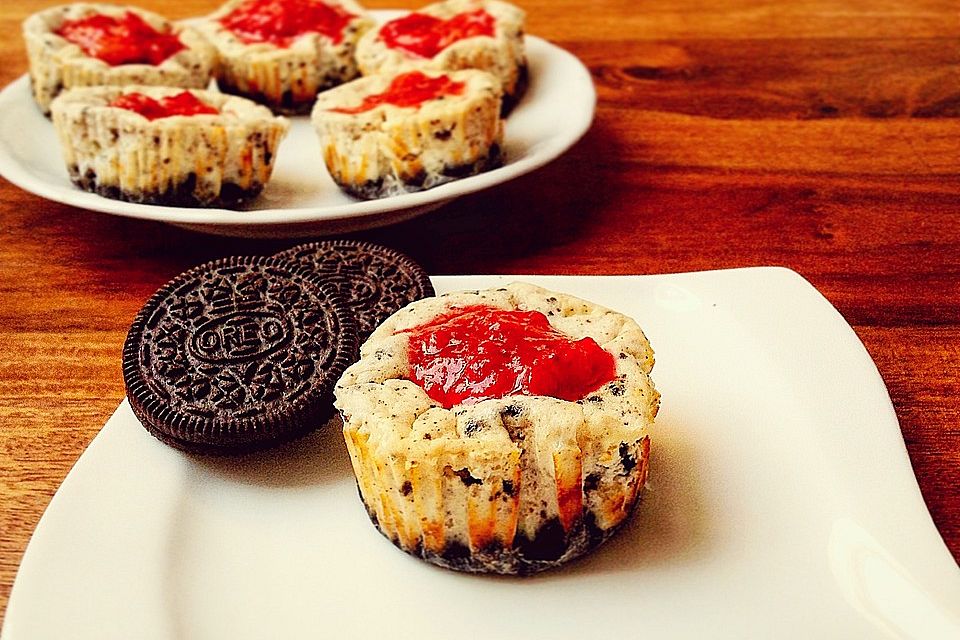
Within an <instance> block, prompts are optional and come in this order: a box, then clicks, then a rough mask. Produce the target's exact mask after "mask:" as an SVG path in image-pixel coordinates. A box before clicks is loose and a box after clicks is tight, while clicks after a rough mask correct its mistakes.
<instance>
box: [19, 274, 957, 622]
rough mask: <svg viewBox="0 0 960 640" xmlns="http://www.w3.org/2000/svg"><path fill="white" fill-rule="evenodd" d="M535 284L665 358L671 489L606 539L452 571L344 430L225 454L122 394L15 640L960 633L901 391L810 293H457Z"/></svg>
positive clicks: (677, 281)
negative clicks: (195, 443)
mask: <svg viewBox="0 0 960 640" xmlns="http://www.w3.org/2000/svg"><path fill="white" fill-rule="evenodd" d="M514 279H522V280H525V281H529V282H533V283H535V284H540V285H543V286H546V287H549V288H552V289H556V290H559V291H565V292H569V293H572V294H575V295H579V296H582V297H585V298H588V299H590V300H593V301H596V302H598V303H600V304H604V305H606V306H609V307H612V308H614V309H617V310H619V311H622V312H624V313H627V314H629V315H632V316H633V317H634V318H636V319H637V321H638V322H639V323H640V325H641V326H642V327H643V328H644V329H645V331H646V333H647V335H648V337H649V338H650V341H651V343H652V344H653V347H654V350H655V351H656V355H657V364H656V367H654V372H653V374H654V379H655V381H656V383H657V386H658V388H659V389H660V391H661V392H662V394H663V404H662V409H661V411H660V415H659V418H658V420H657V424H656V425H655V428H654V430H653V433H652V440H653V443H652V465H651V472H650V484H649V488H648V492H647V493H646V495H645V497H644V500H643V503H642V504H641V505H640V507H639V508H638V510H637V512H636V514H635V516H634V518H633V520H632V521H631V522H630V523H629V525H628V526H627V527H626V528H625V529H624V530H623V531H621V532H620V534H619V535H617V536H616V537H615V538H614V539H612V540H611V541H610V542H609V543H607V544H606V545H605V546H604V547H601V548H600V549H599V550H597V551H596V552H595V553H594V554H592V555H591V556H589V557H588V558H585V559H584V560H582V561H579V562H576V563H574V564H571V565H569V566H568V567H566V568H564V569H561V570H558V571H554V572H550V573H547V574H543V575H541V576H539V577H535V578H528V579H511V578H493V577H482V576H471V575H461V574H457V573H453V572H450V571H445V570H442V569H438V568H436V567H433V566H430V565H427V564H425V563H423V562H420V561H418V560H416V559H414V558H411V557H409V556H407V555H405V554H403V553H401V552H399V551H398V550H396V549H395V548H394V547H393V546H392V545H391V544H390V543H389V542H387V541H386V540H385V539H383V538H382V537H381V536H380V534H379V533H377V531H376V530H375V529H374V528H373V527H372V526H371V525H370V522H369V521H368V519H367V516H366V513H365V511H364V509H363V508H362V506H361V504H360V501H359V500H358V498H357V495H356V487H355V484H354V480H353V476H352V474H351V472H350V465H349V460H348V458H347V454H346V450H345V448H344V446H343V443H342V440H341V438H340V436H339V434H338V433H337V430H336V429H334V428H327V429H324V430H322V431H321V432H319V433H317V434H315V435H313V436H311V437H309V438H307V439H305V440H303V441H302V442H301V443H300V444H299V445H298V446H294V447H289V448H287V449H282V450H280V451H275V452H272V453H268V454H263V455H259V456H254V457H249V458H247V459H243V460H220V459H205V458H199V457H191V456H188V455H184V454H182V453H179V452H177V451H175V450H173V449H170V448H168V447H166V446H164V445H163V444H161V443H160V442H158V441H156V440H154V439H153V438H152V437H151V436H149V435H148V434H147V433H146V431H144V429H143V428H142V427H141V426H140V425H139V423H138V422H137V420H136V419H135V418H134V416H133V415H132V413H131V412H130V410H129V407H128V406H127V404H126V403H125V402H124V403H123V404H121V405H120V408H119V409H118V410H117V412H116V413H115V414H114V416H113V417H112V418H111V419H110V420H109V421H108V422H107V424H106V426H105V427H104V429H103V431H102V432H101V433H100V434H99V435H98V436H97V438H96V439H95V440H94V441H93V443H92V444H91V445H90V447H89V448H88V449H87V451H86V452H85V453H84V454H83V456H82V457H81V458H80V460H79V461H78V462H77V464H76V466H75V467H74V469H73V470H72V471H71V472H70V475H69V476H68V477H67V479H66V481H65V482H64V484H63V486H62V487H61V488H60V490H59V491H58V492H57V494H56V496H55V497H54V499H53V501H52V502H51V503H50V507H49V508H48V509H47V512H46V513H45V514H44V516H43V519H42V520H41V522H40V525H39V526H38V527H37V530H36V532H35V534H34V537H33V539H32V541H31V543H30V546H29V548H28V549H27V553H26V555H25V556H24V558H23V562H22V565H21V567H20V572H19V575H18V576H17V580H16V584H15V585H14V589H13V593H12V595H11V599H10V605H9V608H8V611H7V614H6V621H5V626H4V635H3V637H4V638H5V640H20V639H27V638H29V639H31V640H33V639H41V638H63V637H70V638H96V639H98V640H102V639H105V638H141V639H146V638H163V639H169V638H231V639H237V638H267V637H273V638H300V637H304V638H306V637H310V638H317V637H329V638H354V637H374V636H376V637H383V638H387V637H389V638H414V637H417V638H441V637H466V638H502V639H509V638H523V639H525V640H529V639H530V638H552V639H561V638H578V639H582V638H590V637H599V636H601V635H603V636H611V637H624V638H628V637H644V636H652V637H657V638H694V637H710V638H747V637H749V638H877V637H892V638H958V637H960V569H958V567H957V564H956V563H955V562H954V560H953V558H952V557H951V555H950V554H949V552H948V550H947V549H946V547H945V545H944V544H943V541H942V540H941V538H940V536H939V535H938V533H937V531H936V529H935V528H934V526H933V523H932V522H931V519H930V516H929V514H928V512H927V510H926V507H925V506H924V503H923V500H922V498H921V495H920V492H919V490H918V487H917V483H916V480H915V479H914V476H913V473H912V470H911V468H910V462H909V459H908V457H907V454H906V450H905V448H904V444H903V439H902V437H901V435H900V429H899V426H898V424H897V419H896V416H895V414H894V412H893V408H892V406H891V404H890V399H889V397H888V396H887V393H886V389H885V388H884V385H883V382H882V380H881V379H880V376H879V375H878V373H877V370H876V368H875V366H874V364H873V362H872V361H871V360H870V357H869V356H868V355H867V352H866V351H865V350H864V348H863V346H862V345H861V343H860V341H859V340H858V339H857V337H856V335H855V334H854V332H853V331H852V330H851V328H850V327H849V326H848V325H847V324H846V322H844V320H843V318H841V316H840V315H839V314H838V313H837V312H836V310H834V309H833V307H831V306H830V304H829V303H828V302H827V301H826V300H825V299H824V298H823V297H822V296H821V295H820V294H819V293H818V292H817V291H816V290H815V289H814V288H813V287H812V286H810V285H809V284H808V283H807V282H806V281H805V280H803V279H802V278H800V277H799V276H797V274H795V273H793V272H791V271H788V270H785V269H777V268H754V269H740V270H733V271H718V272H707V273H692V274H679V275H659V276H627V277H579V276H571V277H562V276H557V277H540V276H536V277H535V276H517V277H513V278H511V277H494V276H469V277H459V276H457V277H440V278H435V279H434V280H435V284H436V287H437V289H438V290H439V291H441V292H442V291H449V290H454V289H463V288H479V287H488V286H495V285H498V284H500V283H503V282H506V281H510V280H514Z"/></svg>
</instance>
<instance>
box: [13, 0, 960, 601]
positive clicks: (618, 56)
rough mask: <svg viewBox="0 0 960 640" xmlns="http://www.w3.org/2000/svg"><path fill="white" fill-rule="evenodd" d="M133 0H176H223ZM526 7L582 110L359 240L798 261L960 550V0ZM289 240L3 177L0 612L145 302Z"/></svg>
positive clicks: (605, 261) (150, 0)
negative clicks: (171, 283)
mask: <svg viewBox="0 0 960 640" xmlns="http://www.w3.org/2000/svg"><path fill="white" fill-rule="evenodd" d="M52 4H56V3H55V2H45V1H40V2H35V1H31V0H4V1H3V3H2V4H0V85H5V84H7V83H8V82H11V81H13V80H15V79H16V78H17V77H18V76H20V75H21V74H22V73H24V72H25V71H26V68H27V63H26V57H25V54H24V50H23V46H22V43H21V40H20V23H21V21H22V20H23V19H24V18H25V17H26V16H27V15H28V14H30V13H32V12H34V11H36V10H38V9H40V8H42V7H44V6H48V5H52ZM139 4H140V5H141V6H143V7H145V8H149V9H153V10H156V11H159V12H161V13H164V14H166V15H168V16H169V17H174V18H182V17H187V16H190V15H198V14H202V13H205V12H208V11H209V10H211V9H212V8H213V7H214V6H215V5H216V3H215V2H214V1H213V0H144V1H143V2H140V3H139ZM366 4H367V6H370V7H377V6H381V7H385V6H405V7H411V8H412V7H415V6H418V4H423V3H416V2H409V1H399V0H380V1H377V2H367V3H366ZM522 4H523V6H524V8H526V9H527V10H528V13H529V18H528V31H529V32H530V33H533V34H536V35H539V36H542V37H545V38H547V39H548V40H551V41H553V42H555V43H556V44H558V45H560V46H562V47H564V48H566V49H569V50H570V51H572V52H573V53H574V54H576V55H577V56H579V57H580V59H581V60H583V61H584V63H586V65H587V66H588V67H589V68H590V71H591V73H592V74H593V79H594V82H595V83H596V86H597V92H598V94H599V105H598V109H597V115H596V121H595V123H594V125H593V128H592V129H591V130H590V132H589V133H588V134H587V135H586V137H585V138H584V139H583V141H581V142H580V143H579V144H577V145H576V146H575V147H574V148H573V149H572V150H571V151H570V152H569V153H567V154H566V155H565V156H563V157H562V158H561V159H559V160H557V161H556V162H554V163H552V164H551V165H549V166H547V167H546V168H544V169H542V170H540V171H538V172H536V173H534V174H532V175H529V176H527V177H525V178H522V179H519V180H517V181H515V182H513V183H510V184H507V185H504V186H501V187H498V188H496V189H493V190H490V191H488V192H485V193H482V194H478V195H475V196H471V197H467V198H464V199H462V200H459V201H457V202H456V203H454V204H452V205H448V206H447V207H445V208H443V209H441V210H439V211H437V212H435V213H432V214H429V215H427V216H424V217H422V218H419V219H416V220H413V221H410V222H407V223H404V224H400V225H397V226H393V227H388V228H384V229H380V230H375V231H370V232H365V233H360V234H356V236H355V237H359V238H363V239H368V240H372V241H375V242H381V243H384V244H387V245H390V246H393V247H395V248H397V249H400V250H402V251H405V252H408V253H409V254H411V255H412V256H414V257H415V258H416V259H417V260H419V261H420V262H421V263H422V264H423V265H424V266H425V267H426V268H427V270H428V271H429V272H430V273H432V274H471V273H571V274H625V273H666V272H679V271H694V270H703V269H722V268H728V267H743V266H751V265H783V266H786V267H789V268H791V269H794V270H796V271H797V272H799V273H800V274H801V275H803V276H804V277H805V278H807V279H808V280H809V281H810V282H812V283H813V284H814V285H815V286H816V287H817V288H818V289H819V290H820V291H821V292H823V294H824V295H825V296H826V297H827V298H828V299H829V300H830V301H831V302H832V303H833V304H834V305H835V306H836V307H837V308H838V309H839V310H840V312H841V313H842V314H843V316H844V317H845V318H846V319H847V321H848V322H850V324H851V325H853V327H854V329H855V330H856V332H857V334H858V335H859V336H860V338H861V340H863V342H864V344H865V345H866V347H867V350H868V351H869V352H870V354H871V355H872V356H873V358H874V360H875V361H876V363H877V366H878V367H879V369H880V373H881V374H882V376H883V379H884V380H885V382H886V384H887V387H888V388H889V391H890V396H891V398H892V399H893V404H894V406H895V407H896V411H897V415H898V417H899V419H900V424H901V428H902V430H903V437H904V440H905V441H906V445H907V450H908V451H909V454H910V458H911V461H912V462H913V466H914V470H915V471H916V475H917V478H918V480H919V484H920V488H921V490H922V492H923V496H924V498H925V499H926V502H927V505H928V507H929V509H930V512H931V513H932V515H933V519H934V521H935V523H936V525H937V527H938V528H939V530H940V532H941V534H942V535H943V537H944V539H945V540H946V542H947V545H948V546H949V548H950V550H951V551H952V553H953V554H954V557H955V558H957V557H960V464H958V463H960V411H958V404H957V398H958V395H960V65H958V63H960V47H958V45H957V42H958V38H960V13H958V12H957V5H956V2H955V0H877V1H874V2H861V1H857V0H848V1H845V2H844V1H841V0H817V1H813V0H811V1H805V0H783V1H774V0H769V1H766V2H764V1H760V0H710V1H705V0H646V1H645V2H636V1H635V0H619V1H614V0H604V1H595V2H589V3H583V2H573V1H571V0H562V1H561V0H525V1H524V2H523V3H522ZM50 153H59V152H58V150H56V149H51V150H50ZM291 244H293V241H269V242H267V241H248V240H230V239H222V238H216V237H210V236H203V235H198V234H195V233H191V232H187V231H182V230H178V229H175V228H173V227H169V226H165V225H162V224H155V223H146V222H140V221H134V220H127V219H123V218H117V217H112V216H107V215H103V214H95V213H90V212H86V211H81V210H78V209H74V208H71V207H67V206H63V205H60V204H55V203H52V202H47V201H45V200H43V199H41V198H38V197H35V196H33V195H30V194H28V193H25V192H23V191H20V190H19V189H17V188H16V187H14V186H13V185H11V184H10V183H8V182H6V181H4V180H0V610H3V609H5V604H6V601H7V597H8V596H9V592H10V588H11V585H12V582H13V579H14V575H15V572H16V570H17V566H18V565H19V562H20V558H21V556H22V554H23V551H24V548H25V547H26V544H27V541H28V540H29V538H30V535H31V533H32V531H33V529H34V527H35V526H36V524H37V522H38V520H39V518H40V515H41V514H42V513H43V510H44V508H45V507H46V506H47V504H48V502H49V501H50V498H51V497H52V496H53V494H54V492H55V491H56V489H57V487H58V486H59V484H60V483H61V482H62V480H63V478H64V477H65V476H66V474H67V472H68V471H69V470H70V467H71V466H72V465H73V463H74V462H75V461H76V460H77V458H78V456H80V454H81V453H82V452H83V449H84V447H86V445H87V444H88V443H89V442H90V440H91V439H92V438H93V437H94V436H95V435H96V433H97V431H98V430H99V429H100V427H101V426H102V425H103V423H104V422H105V420H106V419H107V417H108V416H109V415H110V414H111V413H112V412H113V410H114V408H116V405H117V403H118V402H119V401H120V400H121V398H122V397H123V394H124V390H123V383H122V380H121V374H120V349H121V344H122V342H123V339H124V336H125V334H126V331H127V328H128V326H129V324H130V322H131V320H132V319H133V317H134V315H135V313H136V312H137V310H138V309H139V308H140V306H141V305H142V304H143V303H144V301H145V300H146V299H147V298H148V297H149V296H150V294H152V293H153V291H154V290H155V289H157V288H158V287H159V286H160V285H162V284H163V283H164V282H166V281H167V280H168V279H170V278H171V277H173V276H175V275H176V274H178V273H180V272H181V271H183V270H185V269H187V268H188V267H191V266H193V265H196V264H198V263H201V262H204V261H206V260H209V259H212V258H216V257H221V256H226V255H230V254H236V253H272V252H274V251H275V250H278V249H280V248H283V247H286V246H289V245H291Z"/></svg>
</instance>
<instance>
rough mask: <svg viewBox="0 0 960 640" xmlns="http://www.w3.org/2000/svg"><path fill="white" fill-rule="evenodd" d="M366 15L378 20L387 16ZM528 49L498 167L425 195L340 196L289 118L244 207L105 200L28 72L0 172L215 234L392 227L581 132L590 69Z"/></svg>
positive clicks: (2, 103)
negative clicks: (75, 175) (85, 181)
mask: <svg viewBox="0 0 960 640" xmlns="http://www.w3.org/2000/svg"><path fill="white" fill-rule="evenodd" d="M373 13H374V15H375V16H376V17H377V18H379V19H386V18H388V17H390V16H392V15H394V13H395V12H384V11H378V12H373ZM526 45H527V57H528V63H529V71H530V86H529V87H528V88H527V91H526V93H525V94H524V96H523V99H522V100H521V101H520V103H519V104H518V105H517V106H516V107H515V108H514V110H513V111H512V112H511V113H510V116H509V117H508V118H507V121H506V132H505V137H504V152H505V154H506V158H507V162H506V164H505V165H504V166H503V167H501V168H499V169H495V170H493V171H489V172H487V173H482V174H480V175H476V176H471V177H469V178H464V179H462V180H456V181H454V182H451V183H448V184H445V185H442V186H439V187H436V188H434V189H430V190H428V191H422V192H419V193H409V194H405V195H401V196H393V197H389V198H381V199H379V200H370V201H362V200H356V199H354V198H351V197H350V196H348V195H346V194H344V193H343V192H342V191H340V189H339V188H337V186H336V184H334V182H333V180H332V179H331V178H330V176H329V175H328V174H327V170H326V168H325V167H324V165H323V161H322V159H321V154H320V145H319V142H318V141H317V138H316V134H315V133H314V132H313V129H312V128H311V126H310V121H309V118H308V117H306V116H299V117H295V118H291V120H292V126H291V128H290V133H289V135H288V136H287V138H286V139H285V140H284V141H283V142H282V143H281V146H280V151H279V153H278V154H277V163H276V166H275V167H274V172H273V178H272V179H271V180H270V182H269V183H268V185H267V187H266V189H264V191H263V193H262V194H261V195H260V197H258V198H257V199H256V200H254V201H253V202H251V203H250V204H249V205H247V206H246V207H245V208H244V209H243V210H229V209H192V208H184V207H163V206H157V205H145V204H132V203H129V202H121V201H119V200H111V199H109V198H104V197H102V196H99V195H96V194H93V193H88V192H85V191H82V190H80V189H78V188H77V187H75V186H74V185H73V184H72V183H71V182H70V179H69V177H68V175H67V171H66V168H65V166H64V163H63V160H62V159H61V157H60V144H59V142H58V140H57V136H56V132H55V131H54V129H53V125H52V124H51V123H50V121H49V120H47V119H46V118H44V117H43V115H42V114H41V113H40V111H39V109H37V106H36V105H35V104H34V102H33V98H32V97H31V95H30V80H29V78H28V77H27V76H26V75H24V76H22V77H21V78H19V79H18V80H16V81H14V82H13V83H11V84H10V85H8V86H7V87H6V88H5V89H4V90H3V91H2V92H0V175H3V177H5V178H6V179H7V180H9V181H10V182H12V183H14V184H15V185H17V186H18V187H20V188H21V189H24V190H26V191H29V192H31V193H35V194H37V195H38V196H41V197H44V198H47V199H48V200H53V201H55V202H61V203H63V204H68V205H72V206H75V207H80V208H82V209H90V210H92V211H102V212H104V213H111V214H114V215H119V216H126V217H130V218H143V219H146V220H158V221H162V222H169V223H171V224H175V225H178V226H182V227H187V228H192V229H196V230H200V231H205V232H208V233H216V234H221V235H232V236H248V237H295V236H308V235H322V234H332V233H344V232H347V231H354V230H357V229H365V228H370V227H377V226H382V225H386V224H391V223H394V222H400V221H402V220H406V219H409V218H412V217H414V216H417V215H420V214H422V213H425V212H427V211H430V210H431V209H435V208H437V207H439V206H440V205H442V204H444V203H446V202H449V201H450V200H453V199H454V198H457V197H459V196H463V195H466V194H468V193H473V192H475V191H480V190H482V189H487V188H490V187H492V186H495V185H497V184H500V183H503V182H506V181H507V180H512V179H513V178H516V177H519V176H522V175H524V174H526V173H529V172H531V171H533V170H535V169H537V168H539V167H542V166H543V165H545V164H547V163H548V162H550V161H551V160H553V159H555V158H556V157H557V156H559V155H560V154H562V153H563V152H564V151H566V150H567V149H569V148H570V147H571V146H572V145H573V144H574V143H575V142H576V141H577V140H579V139H580V138H581V137H582V136H583V134H584V133H586V131H587V129H588V128H589V127H590V123H591V122H592V121H593V112H594V107H595V105H596V92H595V91H594V88H593V82H592V81H591V79H590V73H589V71H587V69H586V68H585V67H584V66H583V64H582V63H581V62H580V61H579V60H577V58H575V57H574V56H573V55H572V54H570V53H568V52H566V51H564V50H563V49H560V48H559V47H556V46H554V45H552V44H550V43H548V42H546V41H545V40H542V39H540V38H536V37H533V36H527V38H526Z"/></svg>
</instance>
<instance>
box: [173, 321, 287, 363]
mask: <svg viewBox="0 0 960 640" xmlns="http://www.w3.org/2000/svg"><path fill="white" fill-rule="evenodd" d="M292 331H293V329H292V327H291V326H290V325H289V322H288V320H287V319H286V318H284V317H283V316H282V315H280V314H279V313H276V312H271V311H237V312H234V313H230V314H227V315H224V316H219V317H217V318H213V319H211V320H208V321H207V322H204V323H203V324H202V325H200V326H199V327H197V329H196V331H195V332H194V334H193V336H192V337H191V339H190V347H189V348H190V353H191V355H193V356H194V357H196V358H198V359H199V360H203V361H204V362H210V363H215V364H228V363H235V362H244V361H247V360H252V359H254V358H262V357H263V356H266V355H268V354H270V353H272V352H274V351H276V350H277V349H279V348H280V347H281V346H283V345H284V344H285V343H286V342H287V341H288V340H289V339H290V336H291V334H292Z"/></svg>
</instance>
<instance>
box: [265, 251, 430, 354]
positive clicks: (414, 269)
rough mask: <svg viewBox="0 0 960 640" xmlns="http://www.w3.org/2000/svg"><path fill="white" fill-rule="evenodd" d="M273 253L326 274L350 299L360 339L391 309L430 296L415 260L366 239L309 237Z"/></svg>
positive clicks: (391, 311) (424, 273)
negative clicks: (313, 239)
mask: <svg viewBox="0 0 960 640" xmlns="http://www.w3.org/2000/svg"><path fill="white" fill-rule="evenodd" d="M274 257H276V258H283V259H287V260H295V261H297V262H300V263H301V264H304V265H308V266H309V267H310V268H311V269H313V270H314V271H316V272H317V273H320V274H322V275H324V276H326V277H327V278H328V280H329V281H330V282H331V283H332V284H333V285H335V286H336V287H337V289H338V291H339V292H340V293H341V294H342V295H343V297H344V298H345V299H346V301H347V302H348V303H349V304H350V306H351V308H352V310H353V313H354V314H355V316H356V318H357V324H358V326H359V336H360V341H361V342H362V341H363V340H366V338H367V337H368V336H369V335H370V334H371V333H372V332H373V330H374V329H376V328H377V326H379V325H380V323H381V322H383V321H384V320H385V319H386V318H387V317H388V316H390V315H391V314H393V313H394V312H396V311H398V310H399V309H401V308H403V307H405V306H406V305H408V304H410V303H411V302H413V301H414V300H419V299H420V298H426V297H429V296H433V295H436V294H435V292H434V290H433V285H432V284H431V283H430V277H429V276H428V275H427V273H426V272H425V271H424V270H423V268H422V267H421V266H420V265H418V264H417V263H416V262H414V261H413V260H412V259H411V258H410V257H408V256H406V255H404V254H402V253H400V252H399V251H394V250H393V249H388V248H387V247H383V246H380V245H376V244H372V243H367V242H355V241H352V240H330V241H326V242H313V243H310V244H304V245H300V246H297V247H293V248H292V249H288V250H287V251H283V252H281V253H278V254H277V255H276V256H274Z"/></svg>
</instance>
